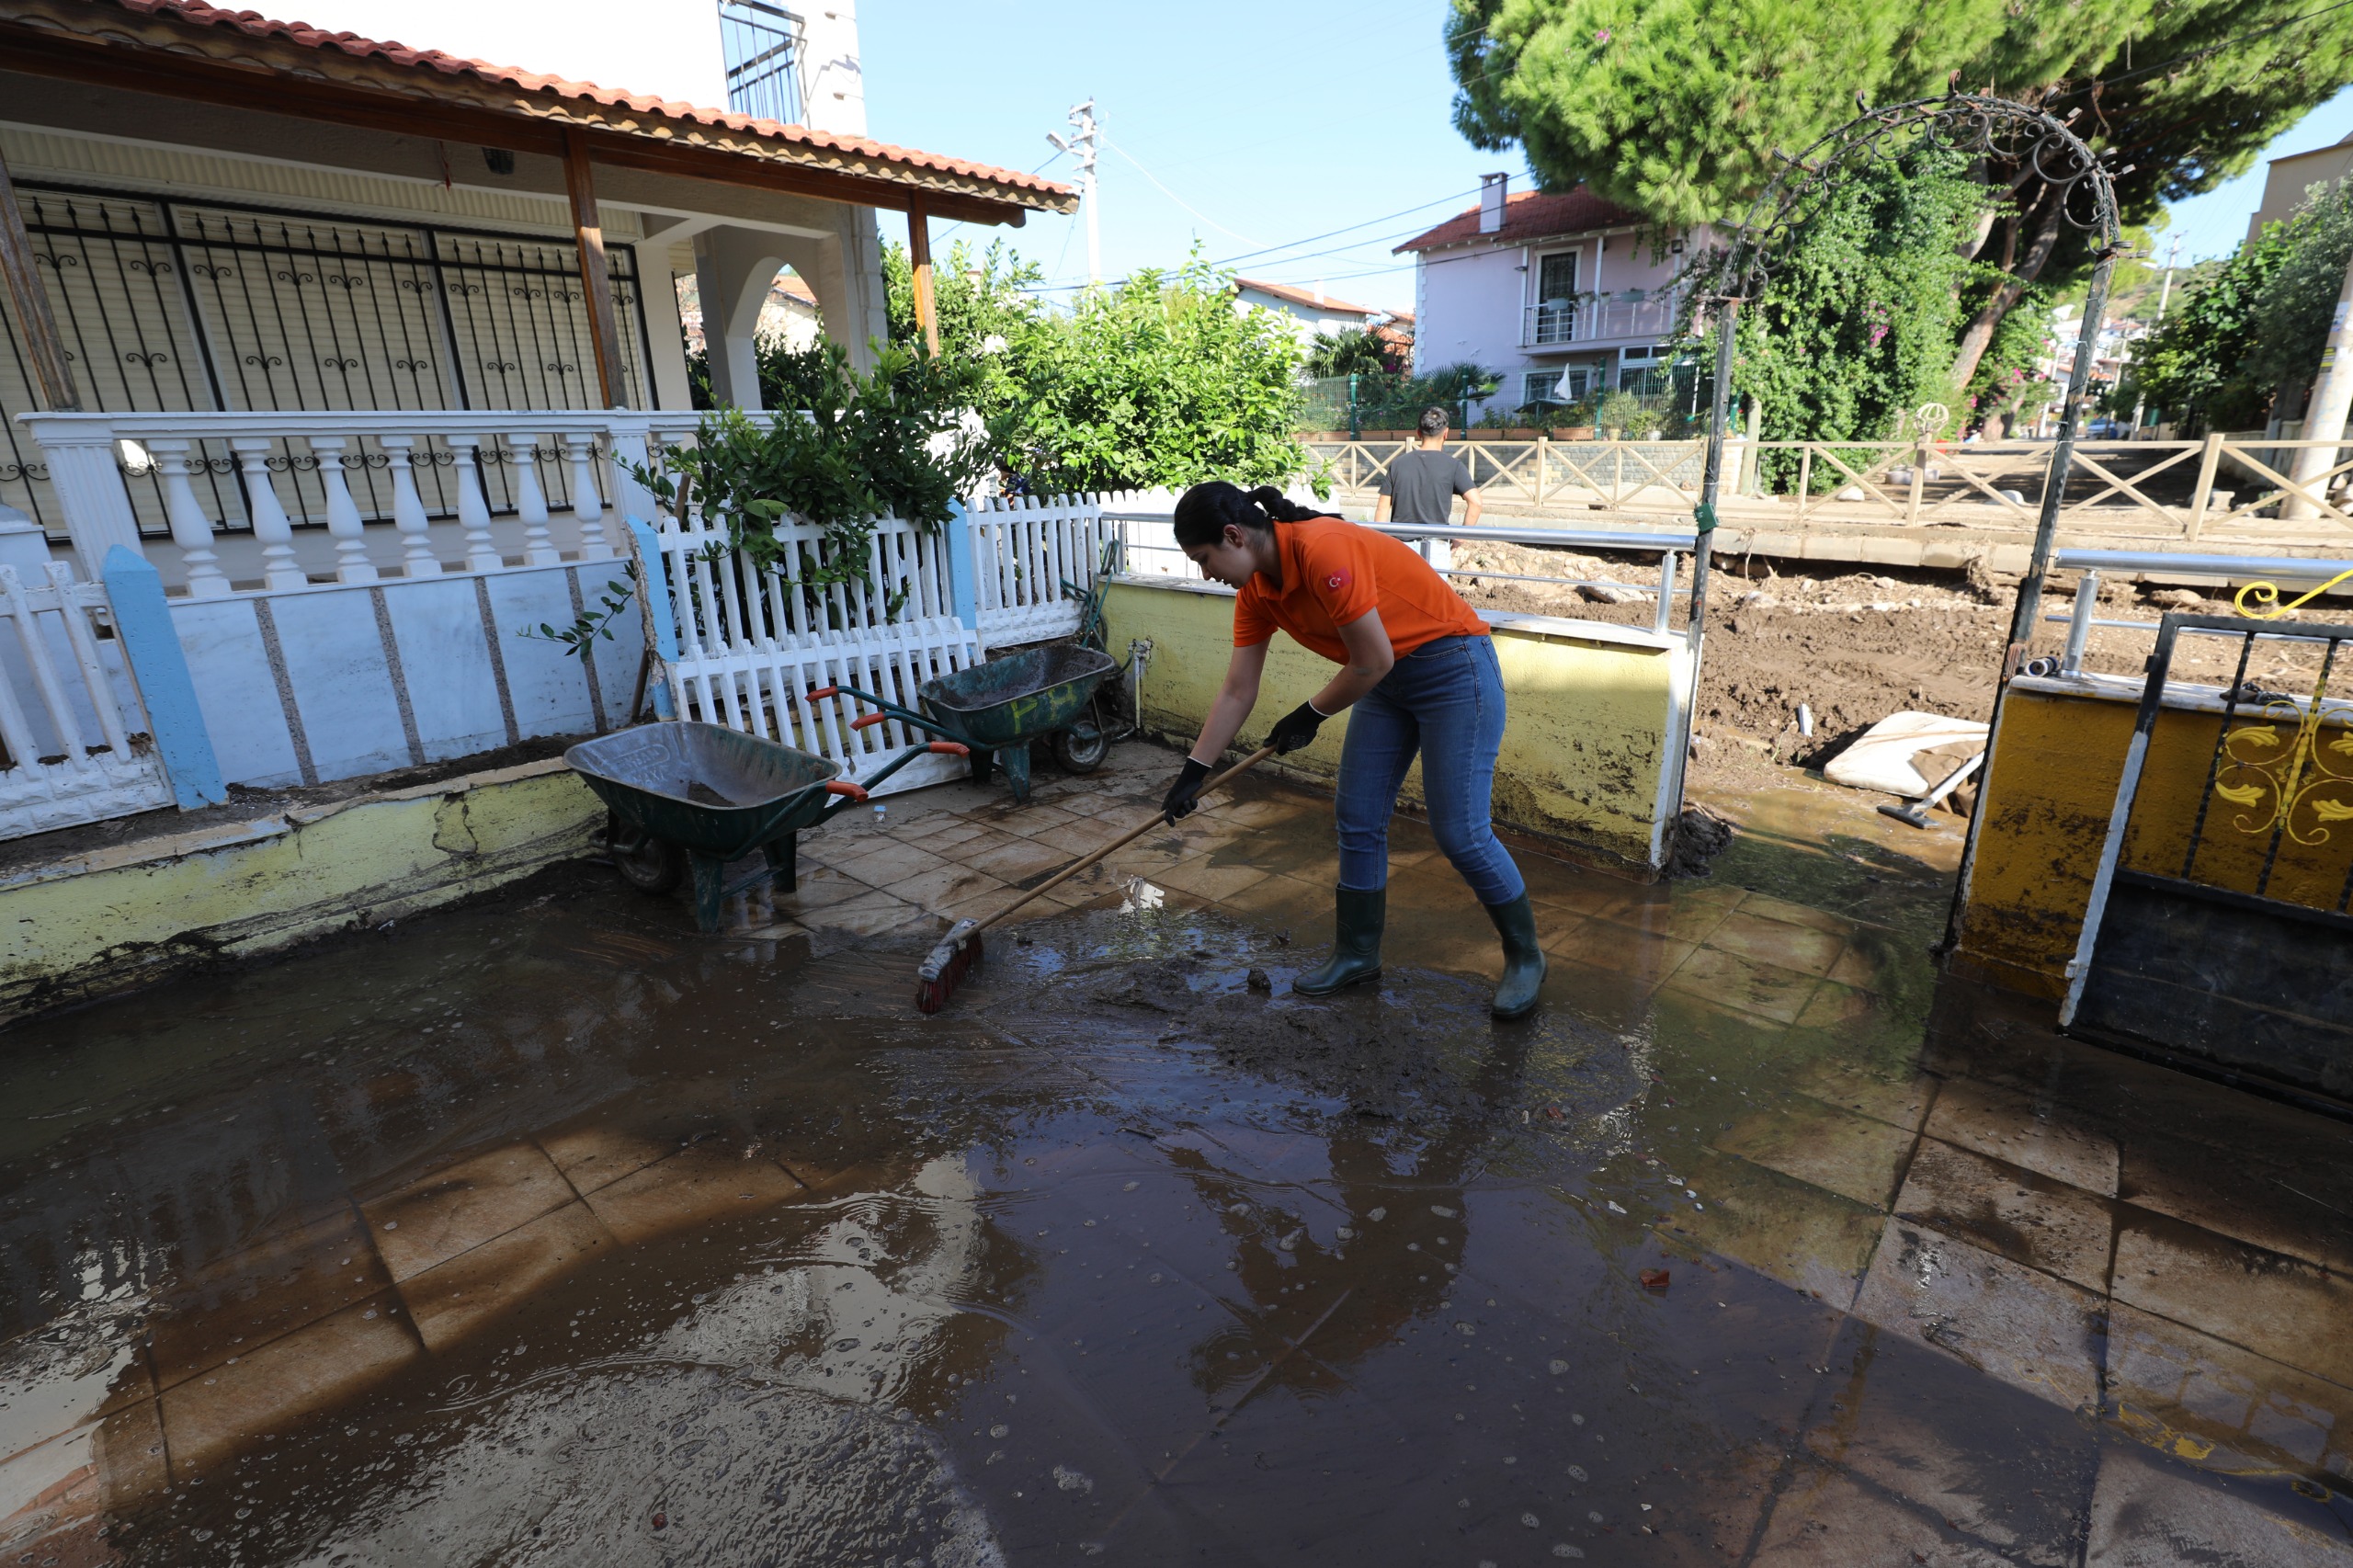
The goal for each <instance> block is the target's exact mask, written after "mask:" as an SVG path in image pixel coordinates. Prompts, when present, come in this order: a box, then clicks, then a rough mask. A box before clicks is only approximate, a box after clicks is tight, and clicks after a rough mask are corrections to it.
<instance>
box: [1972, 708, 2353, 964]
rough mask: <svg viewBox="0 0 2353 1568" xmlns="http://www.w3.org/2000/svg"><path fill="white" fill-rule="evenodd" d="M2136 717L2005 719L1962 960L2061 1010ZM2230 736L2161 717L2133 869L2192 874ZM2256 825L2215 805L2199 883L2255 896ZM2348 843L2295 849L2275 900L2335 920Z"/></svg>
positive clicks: (2134, 839) (2279, 871) (2200, 717)
mask: <svg viewBox="0 0 2353 1568" xmlns="http://www.w3.org/2000/svg"><path fill="white" fill-rule="evenodd" d="M2133 717H2134V706H2133V704H2131V703H2130V702H2120V701H2115V700H2112V699H2102V698H2097V697H2090V696H2086V695H2079V694H2074V693H2058V692H2050V691H2034V690H2021V689H2018V688H2017V687H2013V688H2012V689H2011V692H2010V694H2009V697H2008V698H2007V699H2006V700H2005V701H2004V703H2003V705H2002V733H2001V736H2000V738H1999V740H1998V742H1997V743H1996V744H1995V748H1994V761H1993V773H1992V776H1991V777H1990V778H1988V779H1987V780H1986V784H1985V789H1984V795H1983V798H1982V801H1981V802H1980V807H1979V809H1980V810H1981V811H1982V812H1984V824H1983V825H1982V826H1981V827H1980V828H1979V829H1978V836H1977V854H1976V860H1975V864H1974V866H1973V867H1972V869H1971V872H1970V879H1969V898H1968V903H1967V904H1966V906H1965V909H1964V914H1963V919H1962V925H1961V955H1962V957H1963V958H1964V959H1967V960H1975V961H1976V962H1977V963H1978V964H1980V965H1982V966H1984V968H1985V969H1987V970H1989V971H1992V972H1993V973H1994V974H1995V977H1996V978H1998V979H2000V980H2002V981H2004V982H2005V983H2008V984H2012V985H2016V986H2018V987H2021V988H2023V989H2027V990H2029V991H2037V992H2041V993H2043V994H2049V995H2054V996H2055V995H2057V994H2060V992H2062V991H2063V990H2064V989H2065V984H2066V981H2065V975H2066V969H2067V963H2068V960H2071V959H2073V958H2074V957H2075V941H2076V938H2077V937H2078V936H2079V935H2080V934H2081V932H2082V930H2083V924H2084V912H2085V911H2086V908H2088V907H2089V905H2090V903H2091V885H2092V877H2093V874H2094V873H2095V872H2096V871H2097V869H2099V856H2100V847H2101V846H2102V845H2103V844H2104V843H2105V842H2106V840H2107V835H2108V819H2109V813H2110V812H2112V811H2113V810H2114V809H2115V806H2116V787H2117V784H2118V782H2119V781H2120V779H2121V778H2122V776H2123V772H2124V754H2125V751H2126V749H2127V747H2128V746H2129V745H2130V744H2131V739H2132V721H2133ZM2221 722H2222V716H2221V715H2220V714H2218V713H2200V712H2194V711H2188V710H2180V709H2174V708H2167V709H2165V710H2163V711H2162V712H2160V713H2159V714H2158V716H2157V724H2156V730H2155V733H2154V734H2153V735H2152V737H2151V740H2150V744H2149V758H2148V762H2147V764H2146V765H2145V767H2143V772H2142V777H2141V785H2140V790H2139V792H2138V795H2137V798H2136V800H2135V802H2134V806H2133V814H2132V827H2131V832H2130V833H2129V834H2128V835H2126V837H2125V841H2124V850H2123V855H2122V860H2121V863H2122V864H2123V865H2124V866H2125V867H2127V868H2129V869H2133V870H2138V871H2148V872H2153V873H2155V874H2157V875H2161V876H2172V877H2177V876H2180V875H2181V874H2182V857H2183V855H2184V853H2185V852H2186V851H2187V849H2188V846H2189V840H2190V830H2191V827H2192V824H2194V822H2195V821H2196V818H2197V814H2198V806H2199V802H2200V800H2201V799H2203V798H2205V796H2206V780H2207V773H2208V768H2209V767H2210V766H2211V762H2212V760H2213V756H2214V737H2215V733H2216V730H2217V727H2218V726H2219V725H2220V723H2221ZM2236 722H2237V723H2238V724H2239V725H2240V726H2242V727H2243V726H2245V724H2246V723H2247V722H2248V721H2247V720H2245V719H2244V718H2242V719H2240V720H2238V721H2236ZM2226 781H2227V779H2226ZM2248 820H2249V815H2248V812H2246V811H2245V809H2244V808H2242V807H2238V806H2234V805H2232V804H2231V803H2229V802H2228V801H2221V800H2217V801H2213V802H2212V803H2211V806H2210V807H2209V809H2208V811H2207V813H2206V822H2205V827H2204V831H2203V832H2202V834H2200V838H2199V843H2200V848H2199V852H2198V863H2197V867H2196V880H2197V881H2200V882H2205V883H2209V884H2211V885H2213V886H2217V887H2224V888H2231V889H2234V890H2236V891H2239V892H2254V891H2255V885H2256V878H2257V877H2258V876H2259V874H2260V872H2261V869H2262V865H2263V858H2264V854H2265V852H2266V850H2267V849H2268V847H2269V846H2270V842H2271V837H2270V835H2269V833H2268V831H2266V832H2261V833H2249V832H2246V831H2245V830H2244V829H2243V828H2242V827H2241V826H2240V824H2242V823H2245V822H2246V821H2248ZM2298 820H2299V822H2300V823H2301V822H2302V820H2303V819H2302V818H2301V817H2300V818H2299V819H2298ZM2335 840H2336V841H2335V842H2334V843H2330V844H2323V845H2319V846H2302V845H2299V844H2297V843H2295V842H2294V841H2293V840H2291V839H2283V840H2282V842H2281V844H2280V847H2279V859H2278V862H2277V863H2276V864H2275V866H2274V867H2273V869H2272V873H2271V882H2270V886H2269V892H2271V894H2272V895H2273V896H2274V897H2278V898H2282V899H2287V900H2290V901H2291V902H2295V903H2317V904H2322V905H2325V906H2326V907H2330V908H2334V907H2335V906H2336V894H2337V891H2338V889H2339V887H2340V886H2341V885H2342V884H2343V881H2344V878H2345V873H2346V865H2347V848H2348V844H2347V837H2346V835H2345V834H2344V832H2343V830H2342V829H2340V830H2338V832H2337V834H2336V835H2335Z"/></svg>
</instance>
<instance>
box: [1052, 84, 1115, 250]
mask: <svg viewBox="0 0 2353 1568" xmlns="http://www.w3.org/2000/svg"><path fill="white" fill-rule="evenodd" d="M1070 129H1071V134H1070V139H1069V140H1068V141H1064V140H1063V137H1062V135H1061V133H1060V132H1058V131H1047V132H1046V140H1047V141H1049V142H1052V143H1053V144H1054V146H1055V147H1056V148H1058V149H1060V150H1061V151H1063V152H1065V153H1069V154H1070V155H1071V156H1072V157H1074V158H1076V159H1077V160H1078V204H1079V206H1080V207H1081V208H1082V209H1084V210H1085V211H1086V281H1087V282H1088V283H1090V284H1094V283H1100V282H1102V281H1103V232H1102V230H1101V228H1100V227H1098V226H1097V222H1096V219H1095V154H1096V150H1097V149H1096V143H1097V141H1098V139H1099V134H1100V133H1099V131H1098V129H1097V125H1096V122H1095V100H1094V99H1093V98H1089V99H1087V100H1086V102H1085V103H1083V104H1080V105H1079V106H1078V107H1077V108H1074V109H1072V110H1071V111H1070Z"/></svg>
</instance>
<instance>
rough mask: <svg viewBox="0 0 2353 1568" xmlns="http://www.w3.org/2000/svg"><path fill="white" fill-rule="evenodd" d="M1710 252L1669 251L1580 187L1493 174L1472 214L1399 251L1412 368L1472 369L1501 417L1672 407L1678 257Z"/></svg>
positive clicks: (1693, 246)
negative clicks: (1622, 402) (1410, 260)
mask: <svg viewBox="0 0 2353 1568" xmlns="http://www.w3.org/2000/svg"><path fill="white" fill-rule="evenodd" d="M1706 243H1707V242H1706V235H1705V234H1704V233H1686V234H1683V235H1679V236H1676V237H1673V238H1670V239H1667V240H1665V241H1664V242H1661V241H1660V240H1659V239H1658V237H1657V235H1656V234H1655V233H1654V229H1653V227H1652V226H1651V225H1649V224H1647V223H1646V222H1644V221H1643V217H1642V215H1641V214H1639V213H1636V212H1632V211H1629V210H1626V209H1625V208H1622V207H1619V206H1617V205H1615V204H1613V203H1611V202H1608V201H1606V200H1604V199H1601V198H1600V197H1599V196H1597V195H1595V194H1594V193H1593V192H1592V191H1591V190H1589V189H1587V188H1586V187H1583V186H1579V187H1575V188H1574V189H1571V190H1565V191H1518V192H1515V191H1512V190H1511V189H1510V188H1509V179H1508V176H1504V175H1489V176H1486V178H1485V179H1484V180H1483V182H1482V188H1481V191H1480V198H1479V201H1478V203H1477V205H1475V206H1472V207H1470V208H1467V209H1465V210H1463V211H1461V212H1459V213H1457V214H1456V215H1454V216H1453V217H1451V218H1449V219H1448V220H1447V221H1446V222H1443V223H1440V224H1438V226H1437V227H1436V228H1433V229H1431V230H1429V231H1428V232H1427V233H1422V234H1417V235H1415V237H1414V238H1412V239H1410V240H1407V241H1406V242H1405V243H1404V244H1401V245H1399V246H1398V247H1397V248H1396V254H1397V255H1400V256H1406V255H1410V256H1413V257H1414V259H1415V284H1414V301H1415V334H1414V366H1415V371H1416V372H1417V373H1420V374H1425V375H1427V374H1429V373H1431V372H1433V371H1436V370H1438V369H1441V368H1442V367H1445V366H1448V365H1456V364H1461V363H1463V362H1465V361H1469V362H1471V363H1473V364H1476V365H1478V366H1479V367H1481V368H1482V369H1485V370H1488V371H1491V372H1495V373H1497V374H1499V375H1500V376H1501V377H1502V384H1501V386H1500V387H1499V388H1498V390H1497V392H1495V396H1494V397H1493V398H1490V399H1489V400H1488V401H1487V404H1486V405H1485V406H1488V407H1497V408H1503V409H1512V408H1518V407H1520V406H1522V405H1524V404H1528V403H1577V402H1582V401H1584V400H1586V399H1588V398H1592V397H1595V396H1597V395H1599V394H1600V393H1602V392H1610V391H1621V390H1622V391H1626V392H1636V393H1639V394H1643V395H1647V396H1660V395H1665V393H1666V392H1668V390H1669V382H1670V376H1669V364H1668V356H1667V352H1666V349H1665V344H1666V343H1667V341H1668V340H1669V339H1670V338H1671V337H1672V335H1673V334H1674V331H1675V324H1676V317H1677V311H1678V310H1679V309H1680V307H1681V304H1682V295H1681V291H1680V281H1679V279H1680V277H1681V274H1682V271H1683V262H1684V257H1685V256H1687V255H1692V256H1696V255H1698V254H1699V251H1700V250H1701V249H1702V248H1704V246H1705V244H1706Z"/></svg>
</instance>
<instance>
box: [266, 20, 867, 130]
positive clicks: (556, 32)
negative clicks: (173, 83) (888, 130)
mask: <svg viewBox="0 0 2353 1568" xmlns="http://www.w3.org/2000/svg"><path fill="white" fill-rule="evenodd" d="M265 9H267V8H265ZM295 9H296V10H297V11H298V12H299V13H300V15H301V18H302V19H303V20H304V21H306V22H309V23H310V24H311V25H312V26H313V27H317V28H326V29H327V30H329V31H331V32H342V31H350V32H355V33H358V35H359V36H360V37H362V38H371V39H376V40H386V41H398V42H401V43H404V44H407V45H409V46H410V47H411V48H415V49H438V50H441V51H444V52H446V53H449V54H458V55H464V56H466V57H467V58H469V59H473V60H487V61H489V62H492V63H493V64H496V65H518V66H521V67H522V68H523V69H525V70H527V71H533V72H537V73H538V74H540V75H544V76H562V77H564V78H565V79H567V80H569V81H574V82H594V83H595V84H597V85H598V86H600V87H625V88H627V89H628V90H629V91H631V93H634V94H639V95H652V96H655V97H665V98H680V99H684V100H685V101H687V102H688V103H691V104H699V105H702V106H704V107H706V108H726V107H727V74H726V67H725V65H724V63H723V62H722V60H721V57H720V47H719V7H718V6H715V5H713V4H712V3H711V0H494V4H489V5H485V4H483V0H302V4H301V6H298V7H295ZM274 14H276V15H281V16H282V15H284V14H285V10H284V9H283V8H280V9H279V10H278V11H277V12H276V13H274ZM853 14H854V13H853ZM854 48H855V46H853V49H854ZM860 110H861V116H862V111H863V104H862V103H861V105H860Z"/></svg>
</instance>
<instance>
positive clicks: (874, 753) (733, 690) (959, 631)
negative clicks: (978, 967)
mask: <svg viewBox="0 0 2353 1568" xmlns="http://www.w3.org/2000/svg"><path fill="white" fill-rule="evenodd" d="M776 537H777V539H778V540H779V543H780V544H782V545H783V547H784V558H783V570H781V571H762V570H760V569H759V568H758V567H757V566H756V564H755V563H754V562H752V561H751V560H750V559H749V558H748V557H746V556H745V555H743V554H741V553H740V552H737V551H733V550H732V549H730V548H729V546H728V542H727V540H728V536H727V530H726V528H724V527H722V526H713V525H710V524H706V523H704V522H702V521H701V520H699V519H689V520H688V523H687V524H686V525H685V526H683V527H681V526H680V525H679V524H678V523H677V522H676V520H675V519H671V520H666V521H665V522H664V523H663V524H662V525H661V527H660V528H658V529H657V530H656V532H655V539H656V540H657V541H658V544H659V548H660V550H661V554H662V567H663V573H664V575H665V579H666V581H667V582H668V584H669V585H670V601H671V606H672V610H673V614H674V615H675V617H676V622H677V625H676V637H677V644H678V646H677V655H676V657H675V658H672V659H668V660H666V661H665V664H666V665H667V675H668V678H669V683H670V691H671V696H672V699H673V700H674V701H675V702H676V708H677V712H678V715H679V716H680V717H681V718H687V719H699V720H701V721H703V722H706V723H711V724H723V725H725V726H727V727H728V728H729V729H732V730H741V731H744V732H745V733H748V734H754V735H758V736H761V737H762V738H764V739H767V740H774V741H780V742H782V743H783V744H786V745H790V746H798V747H799V748H801V750H803V751H810V752H815V753H817V754H818V755H819V756H825V757H829V758H831V759H832V760H834V761H835V762H838V763H840V764H841V765H842V769H843V772H844V773H845V774H846V775H847V777H848V778H851V779H853V780H855V779H858V778H864V777H868V776H870V775H872V774H873V773H875V772H877V771H879V770H880V769H881V767H882V766H883V765H884V764H885V763H887V762H889V761H890V760H891V759H892V757H893V756H897V755H898V754H899V753H900V752H902V751H904V750H905V749H906V748H907V747H909V746H916V745H922V744H926V742H928V741H930V740H932V739H933V738H934V737H933V736H931V735H929V734H926V733H923V732H921V731H918V730H915V729H913V728H911V727H910V726H907V725H905V724H903V723H901V722H898V721H896V720H886V721H885V722H882V723H880V724H874V725H870V726H868V727H866V728H863V729H852V728H851V727H850V724H851V721H853V720H855V719H858V718H859V717H861V716H863V715H865V714H867V713H869V712H870V711H872V710H871V709H870V708H869V707H868V706H867V705H866V704H864V703H861V702H858V701H855V700H853V699H849V698H847V697H841V698H831V699H823V700H820V701H814V702H813V701H811V700H809V699H808V697H807V693H808V692H810V691H811V690H812V689H813V688H816V687H826V686H834V685H848V686H854V687H858V688H860V689H861V690H865V691H869V692H871V693H873V694H874V695H876V696H878V697H881V698H883V699H886V700H888V701H891V702H893V703H896V704H898V705H900V706H901V707H904V708H907V709H910V710H917V711H920V710H921V708H922V703H921V701H920V700H919V699H918V698H917V696H916V690H917V688H918V687H921V686H922V685H923V683H924V682H925V681H927V680H930V679H931V678H932V677H933V676H940V675H946V674H949V673H950V672H952V671H955V670H961V669H965V668H967V667H969V666H971V665H975V664H978V663H979V662H980V660H981V642H980V638H979V637H978V636H977V635H976V633H975V631H974V630H973V628H972V627H971V626H969V625H967V624H966V623H965V622H964V621H963V620H962V619H960V618H959V617H958V616H957V614H956V607H955V597H954V588H953V578H952V574H951V571H950V567H949V560H948V551H949V539H948V536H947V534H946V532H945V531H944V530H939V529H934V530H930V531H928V532H926V530H924V529H921V528H917V527H916V526H915V525H914V524H912V523H907V522H903V521H900V520H899V519H897V518H895V517H892V518H885V519H883V520H882V521H881V523H880V524H878V525H877V526H876V528H875V530H874V535H873V539H872V542H871V544H870V547H869V551H868V559H867V561H866V562H864V563H863V565H864V570H863V573H862V574H858V573H853V574H851V580H850V581H848V582H839V581H826V580H825V579H826V578H827V577H829V576H832V575H833V574H835V572H837V571H838V570H839V569H840V568H841V567H843V566H844V565H846V564H847V563H845V562H841V561H840V560H839V558H838V555H837V553H836V550H835V546H833V545H832V544H831V543H829V542H828V541H827V540H826V537H825V530H824V528H819V527H817V526H815V525H813V524H807V523H788V524H783V525H779V528H777V530H776ZM861 577H862V580H860V578H861ZM966 766H967V765H966V764H965V762H964V761H963V759H961V758H960V757H956V756H924V757H921V758H918V759H917V760H916V761H915V762H912V763H910V764H908V765H907V766H906V767H904V768H901V769H900V770H899V771H898V772H896V773H893V774H892V776H891V777H890V778H889V779H887V780H886V781H884V782H883V784H882V785H881V790H880V792H881V793H884V794H890V793H893V792H895V791H898V790H912V789H915V788H917V787H919V786H921V785H925V784H937V783H939V782H941V781H943V780H945V779H948V778H956V777H958V776H959V775H961V774H962V773H963V772H964V770H965V768H966Z"/></svg>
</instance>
